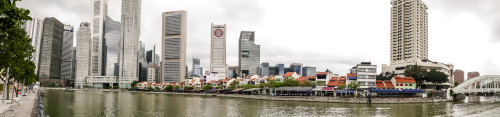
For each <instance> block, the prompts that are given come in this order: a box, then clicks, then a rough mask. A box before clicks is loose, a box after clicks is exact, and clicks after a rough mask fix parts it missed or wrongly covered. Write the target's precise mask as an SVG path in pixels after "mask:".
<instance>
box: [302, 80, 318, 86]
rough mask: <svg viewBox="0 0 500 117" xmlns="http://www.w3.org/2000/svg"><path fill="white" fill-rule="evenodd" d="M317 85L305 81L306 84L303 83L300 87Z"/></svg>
mask: <svg viewBox="0 0 500 117" xmlns="http://www.w3.org/2000/svg"><path fill="white" fill-rule="evenodd" d="M315 84H316V83H315V82H312V81H309V80H306V81H304V83H301V84H300V86H304V87H305V86H314V85H315Z"/></svg>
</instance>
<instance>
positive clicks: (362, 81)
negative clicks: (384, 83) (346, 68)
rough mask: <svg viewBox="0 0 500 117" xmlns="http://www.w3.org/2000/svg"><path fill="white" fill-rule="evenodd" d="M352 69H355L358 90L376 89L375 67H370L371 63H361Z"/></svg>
mask: <svg viewBox="0 0 500 117" xmlns="http://www.w3.org/2000/svg"><path fill="white" fill-rule="evenodd" d="M353 69H356V70H355V71H356V78H357V81H358V83H359V85H360V87H359V88H365V89H366V88H377V86H376V82H377V81H376V77H377V65H372V64H371V62H361V64H358V65H356V67H353Z"/></svg>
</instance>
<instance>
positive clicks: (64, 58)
mask: <svg viewBox="0 0 500 117" xmlns="http://www.w3.org/2000/svg"><path fill="white" fill-rule="evenodd" d="M73 34H74V32H73V26H72V25H64V34H63V44H62V49H61V51H62V54H61V79H67V80H73V79H72V78H73V77H72V76H73Z"/></svg>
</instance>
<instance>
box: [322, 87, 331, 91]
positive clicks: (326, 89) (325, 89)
mask: <svg viewBox="0 0 500 117" xmlns="http://www.w3.org/2000/svg"><path fill="white" fill-rule="evenodd" d="M323 91H333V87H323Z"/></svg>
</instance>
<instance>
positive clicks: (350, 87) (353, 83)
mask: <svg viewBox="0 0 500 117" xmlns="http://www.w3.org/2000/svg"><path fill="white" fill-rule="evenodd" d="M348 86H349V89H357V88H358V87H359V86H360V85H359V84H358V82H356V81H351V83H349V85H348Z"/></svg>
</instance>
